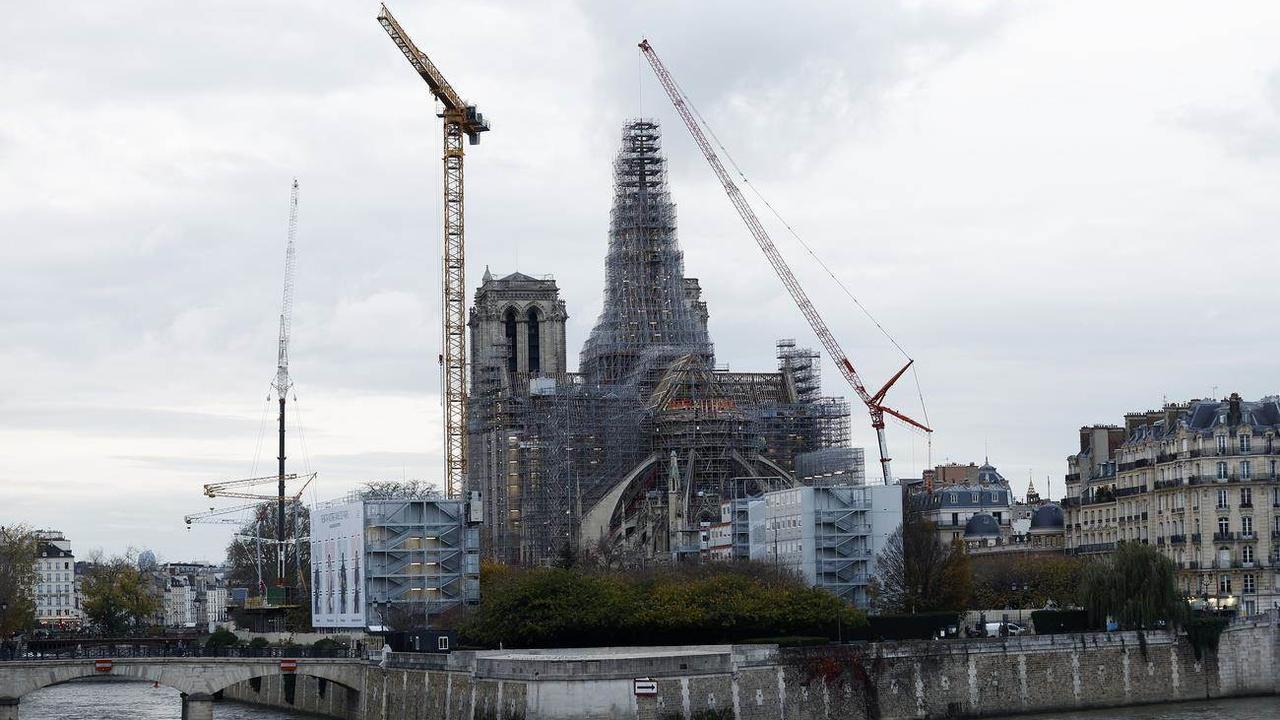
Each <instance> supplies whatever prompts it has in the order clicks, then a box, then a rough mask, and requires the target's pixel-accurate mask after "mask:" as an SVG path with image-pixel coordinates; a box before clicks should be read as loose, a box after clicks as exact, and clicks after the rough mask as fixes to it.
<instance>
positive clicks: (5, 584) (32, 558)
mask: <svg viewBox="0 0 1280 720" xmlns="http://www.w3.org/2000/svg"><path fill="white" fill-rule="evenodd" d="M39 547H40V545H39V540H38V539H37V538H36V535H35V533H34V532H32V530H31V529H30V528H28V527H26V526H25V525H10V526H0V640H5V639H7V638H9V637H11V636H12V635H14V634H15V633H18V632H21V631H23V630H26V629H28V628H30V627H32V626H33V625H35V620H36V599H35V589H36V557H37V556H38V555H39V552H40V551H39Z"/></svg>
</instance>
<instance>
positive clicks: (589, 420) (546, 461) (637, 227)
mask: <svg viewBox="0 0 1280 720" xmlns="http://www.w3.org/2000/svg"><path fill="white" fill-rule="evenodd" d="M614 183H615V188H614V202H613V209H612V212H611V213H610V230H609V248H608V253H607V256H606V260H605V273H606V275H605V277H606V281H605V293H604V307H603V310H602V311H601V313H600V317H599V318H598V319H597V321H596V325H595V328H594V329H593V330H592V331H591V334H590V336H589V337H588V338H587V341H586V343H585V344H584V345H583V348H582V352H581V354H580V362H579V369H578V372H576V373H575V372H569V371H568V369H567V367H566V361H565V357H566V354H565V319H566V318H567V317H568V315H567V312H566V310H565V305H564V302H563V301H562V300H560V299H559V288H558V287H557V286H556V283H555V281H554V280H553V279H551V278H549V277H532V276H529V275H524V274H521V273H515V274H512V275H507V276H505V277H501V278H495V277H493V276H492V275H491V274H490V273H489V272H488V270H486V271H485V276H484V280H483V283H482V285H481V286H480V288H478V289H477V291H476V295H475V303H474V306H473V307H472V309H471V314H470V318H469V322H468V325H469V328H470V334H471V337H470V339H471V349H472V356H471V367H472V373H471V388H470V398H469V401H468V403H469V405H468V417H469V420H468V435H469V437H468V463H467V465H468V477H467V483H468V489H469V490H472V491H479V492H480V493H482V496H483V497H484V507H485V523H484V525H483V527H484V530H483V541H482V545H483V548H484V551H485V553H486V555H488V556H490V557H492V558H494V559H496V560H499V561H502V562H508V563H517V564H526V565H536V564H546V563H551V562H555V561H557V559H559V558H561V557H564V556H565V555H575V554H577V553H580V552H583V551H586V552H593V553H600V554H602V555H605V556H606V557H627V558H630V559H633V560H636V561H639V562H655V561H656V562H667V561H671V560H679V559H680V558H681V557H682V556H685V555H687V554H696V553H697V552H698V549H699V540H700V537H699V533H700V530H701V524H702V523H706V522H718V521H719V520H720V517H721V504H722V503H725V502H729V501H732V500H735V499H741V498H745V497H751V496H755V495H758V494H760V493H762V492H764V491H766V490H772V489H777V488H782V487H789V486H792V485H794V484H796V483H797V482H798V481H797V479H796V478H797V473H796V469H797V465H798V464H799V465H800V466H802V469H803V468H804V467H815V468H818V467H820V472H818V471H815V472H813V473H810V472H807V471H806V472H803V473H801V479H802V481H804V482H810V481H811V480H808V479H805V478H809V477H819V476H821V477H840V478H841V481H842V482H848V481H849V479H850V478H854V479H855V481H856V482H861V477H862V476H861V473H862V468H861V455H860V453H857V454H856V455H855V453H856V451H854V452H849V451H848V449H847V446H848V444H849V408H848V405H847V403H845V402H844V400H843V399H841V398H833V397H823V396H822V395H821V382H820V373H819V355H818V353H816V352H814V351H812V350H809V349H805V348H798V347H796V344H795V341H794V340H779V341H778V343H777V359H778V368H777V370H776V371H772V372H730V371H728V370H726V369H723V368H721V367H718V366H717V365H716V362H715V352H714V347H713V345H712V343H711V340H710V338H709V336H708V332H707V319H708V311H707V305H706V303H705V302H704V301H703V300H702V298H701V288H700V287H699V285H698V281H697V280H696V279H694V278H686V277H685V276H684V259H683V255H682V253H681V252H680V249H679V246H678V243H677V240H676V215H675V205H674V203H673V202H672V200H671V196H670V193H669V191H668V189H667V184H666V160H665V158H664V157H663V156H662V154H661V136H660V132H659V128H658V124H657V122H656V121H652V120H643V119H642V120H631V121H629V122H627V123H626V124H625V125H624V127H623V131H622V147H621V150H620V151H619V153H618V156H617V158H616V160H615V162H614ZM840 448H844V449H846V450H845V451H844V452H841V451H839V450H834V449H840ZM855 457H856V458H857V463H856V467H854V466H853V465H854V463H853V458H855ZM844 465H849V467H844Z"/></svg>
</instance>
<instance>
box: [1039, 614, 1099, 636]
mask: <svg viewBox="0 0 1280 720" xmlns="http://www.w3.org/2000/svg"><path fill="white" fill-rule="evenodd" d="M1031 624H1032V626H1034V627H1035V629H1036V634H1037V635H1062V634H1063V633H1081V632H1088V631H1089V613H1088V611H1086V610H1036V611H1034V612H1032V613H1031Z"/></svg>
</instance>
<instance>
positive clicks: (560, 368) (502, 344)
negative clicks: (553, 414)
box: [467, 268, 569, 393]
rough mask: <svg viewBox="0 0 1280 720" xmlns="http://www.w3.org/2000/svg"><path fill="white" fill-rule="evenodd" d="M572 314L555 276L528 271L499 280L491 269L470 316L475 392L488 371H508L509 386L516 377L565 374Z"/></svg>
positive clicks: (503, 373)
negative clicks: (566, 336)
mask: <svg viewBox="0 0 1280 720" xmlns="http://www.w3.org/2000/svg"><path fill="white" fill-rule="evenodd" d="M568 317H569V315H568V313H566V312H565V308H564V301H563V300H561V299H560V289H559V288H558V287H556V281H555V280H552V279H551V278H549V277H548V278H542V279H539V278H535V277H530V276H528V275H525V274H523V273H512V274H510V275H507V276H506V277H502V278H494V277H493V275H491V274H490V273H489V270H488V268H486V269H485V271H484V280H483V282H482V283H481V285H480V287H479V288H477V289H476V295H475V304H474V305H472V307H471V316H470V318H469V319H468V320H467V326H468V327H469V328H470V331H471V367H472V376H471V388H472V392H473V393H474V392H475V389H476V383H477V382H478V381H479V379H480V378H481V376H483V375H485V374H486V369H489V370H492V369H495V368H496V369H498V370H504V371H505V372H501V373H499V374H500V375H501V376H503V384H504V385H509V383H510V381H511V379H512V378H513V377H519V378H521V379H531V378H558V377H562V376H563V375H564V373H565V339H564V323H565V319H567V318H568Z"/></svg>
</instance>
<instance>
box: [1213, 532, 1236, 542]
mask: <svg viewBox="0 0 1280 720" xmlns="http://www.w3.org/2000/svg"><path fill="white" fill-rule="evenodd" d="M1235 539H1236V534H1235V533H1233V532H1216V533H1214V534H1213V541H1214V542H1231V541H1233V540H1235Z"/></svg>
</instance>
